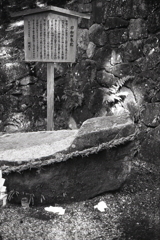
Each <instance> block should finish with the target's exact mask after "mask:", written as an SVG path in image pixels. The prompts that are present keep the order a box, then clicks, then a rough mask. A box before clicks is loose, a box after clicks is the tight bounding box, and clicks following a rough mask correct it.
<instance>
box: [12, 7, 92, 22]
mask: <svg viewBox="0 0 160 240" xmlns="http://www.w3.org/2000/svg"><path fill="white" fill-rule="evenodd" d="M44 12H53V13H56V14H62V15H68V16H71V17H77V18H86V19H90V15H89V14H84V13H79V12H75V11H71V10H68V9H64V8H59V7H55V6H47V7H43V8H35V9H28V10H24V11H20V12H15V13H12V17H20V16H27V15H34V14H38V13H44Z"/></svg>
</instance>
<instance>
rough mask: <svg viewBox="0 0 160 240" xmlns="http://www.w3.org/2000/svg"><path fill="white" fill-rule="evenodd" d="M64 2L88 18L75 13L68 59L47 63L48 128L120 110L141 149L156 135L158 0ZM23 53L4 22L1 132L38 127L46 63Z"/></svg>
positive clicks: (159, 109) (159, 116) (159, 105)
mask: <svg viewBox="0 0 160 240" xmlns="http://www.w3.org/2000/svg"><path fill="white" fill-rule="evenodd" d="M66 8H68V9H71V10H75V11H78V12H82V13H88V14H90V15H91V19H90V20H89V21H88V20H84V19H80V20H79V29H78V44H77V45H78V46H77V60H76V63H74V64H56V65H55V68H56V75H55V129H61V128H70V129H73V128H77V127H79V126H80V125H81V124H82V122H83V121H85V120H86V119H88V118H91V117H96V116H106V115H113V114H117V115H119V114H121V113H122V112H124V111H128V112H129V113H130V114H131V117H132V118H133V119H134V121H135V123H136V124H137V126H139V128H140V129H141V137H140V140H141V141H142V142H143V144H142V145H143V147H142V149H141V150H140V152H141V155H143V156H144V154H143V153H142V150H143V149H146V147H147V148H148V146H150V147H151V145H153V147H154V146H155V144H154V143H153V139H155V138H156V142H157V141H158V142H159V141H160V137H159V128H160V124H159V123H160V76H159V73H160V44H159V39H160V3H159V0H152V1H151V0H139V1H137V0H114V1H111V0H93V1H92V0H83V1H80V0H78V1H71V2H69V3H68V4H66ZM13 34H14V36H15V39H13ZM23 60H24V52H23V26H22V25H20V24H19V26H18V27H14V25H13V24H12V25H10V26H9V27H8V29H6V31H5V39H4V40H3V41H1V45H0V61H1V68H0V81H1V86H0V121H1V122H0V127H1V131H32V130H44V129H46V107H47V105H46V65H45V64H41V63H35V64H32V65H30V64H26V63H24V61H23ZM146 136H147V138H146ZM144 139H145V141H144ZM146 139H147V140H146ZM150 143H152V144H150ZM157 151H159V150H157ZM143 152H145V150H143ZM149 152H150V150H149ZM158 153H160V152H158ZM146 154H149V153H146ZM159 155H160V154H159Z"/></svg>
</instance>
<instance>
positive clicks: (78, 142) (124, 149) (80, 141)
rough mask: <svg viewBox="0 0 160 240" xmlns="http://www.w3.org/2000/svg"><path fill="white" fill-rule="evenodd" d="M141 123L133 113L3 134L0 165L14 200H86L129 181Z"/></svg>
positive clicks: (56, 201)
mask: <svg viewBox="0 0 160 240" xmlns="http://www.w3.org/2000/svg"><path fill="white" fill-rule="evenodd" d="M135 135H136V132H135V125H134V123H133V121H132V120H131V119H130V117H129V116H128V115H127V114H124V115H123V116H121V117H115V116H109V117H99V118H92V119H89V120H87V121H86V122H84V123H83V125H82V127H81V128H80V129H79V130H59V131H51V132H30V133H14V134H3V135H1V136H0V168H1V169H2V171H3V177H4V178H5V180H6V181H5V185H6V187H7V192H8V200H9V201H11V202H14V203H20V202H21V199H22V198H23V197H24V196H25V197H27V198H28V200H29V201H30V202H31V204H36V205H39V204H43V205H46V204H55V203H64V202H71V201H81V200H86V199H89V198H92V197H94V196H96V195H98V194H101V193H103V192H106V191H113V190H116V189H118V188H120V186H121V185H122V184H123V183H124V181H125V180H126V179H127V176H128V174H129V173H130V166H131V160H132V157H133V155H132V150H133V148H134V138H135Z"/></svg>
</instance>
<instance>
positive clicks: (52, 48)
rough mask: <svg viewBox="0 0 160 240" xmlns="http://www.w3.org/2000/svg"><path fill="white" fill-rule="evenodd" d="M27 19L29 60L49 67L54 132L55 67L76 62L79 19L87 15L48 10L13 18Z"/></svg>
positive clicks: (50, 126)
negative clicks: (59, 63) (43, 63)
mask: <svg viewBox="0 0 160 240" xmlns="http://www.w3.org/2000/svg"><path fill="white" fill-rule="evenodd" d="M19 16H24V46H25V60H26V61H29V62H46V63H47V130H53V129H54V123H53V117H54V63H56V62H71V63H72V62H75V59H76V45H77V25H78V18H86V19H90V16H89V15H87V14H82V13H77V12H74V11H70V10H67V9H63V8H58V7H54V6H48V7H45V8H38V9H31V10H26V11H22V12H19V13H14V14H12V17H19Z"/></svg>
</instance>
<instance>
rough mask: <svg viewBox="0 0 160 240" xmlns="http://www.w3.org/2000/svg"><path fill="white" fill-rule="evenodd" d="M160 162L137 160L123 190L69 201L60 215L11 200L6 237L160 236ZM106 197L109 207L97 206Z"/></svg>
mask: <svg viewBox="0 0 160 240" xmlns="http://www.w3.org/2000/svg"><path fill="white" fill-rule="evenodd" d="M159 173H160V167H156V166H154V165H152V164H148V163H145V162H140V161H138V160H135V161H134V162H133V163H132V171H131V174H130V177H129V179H128V181H127V182H126V183H125V184H124V185H123V186H122V188H121V189H120V190H119V191H116V192H110V193H105V194H102V195H101V196H97V197H95V198H93V199H90V200H86V201H83V202H77V203H71V204H63V205H61V207H63V208H65V209H66V211H65V214H64V215H62V216H59V215H57V214H54V213H49V212H46V211H45V210H44V207H30V208H29V209H23V208H22V207H21V206H17V205H11V204H7V206H6V207H3V208H1V209H0V213H1V214H0V239H3V240H23V239H24V240H31V239H33V240H151V239H152V240H159V239H160V206H159V202H160V192H159V188H160V174H159ZM99 201H105V202H106V205H107V208H106V210H105V212H100V211H98V210H97V209H94V206H95V205H96V204H97V203H98V202H99Z"/></svg>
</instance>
